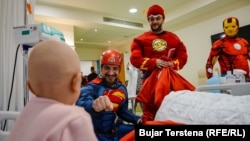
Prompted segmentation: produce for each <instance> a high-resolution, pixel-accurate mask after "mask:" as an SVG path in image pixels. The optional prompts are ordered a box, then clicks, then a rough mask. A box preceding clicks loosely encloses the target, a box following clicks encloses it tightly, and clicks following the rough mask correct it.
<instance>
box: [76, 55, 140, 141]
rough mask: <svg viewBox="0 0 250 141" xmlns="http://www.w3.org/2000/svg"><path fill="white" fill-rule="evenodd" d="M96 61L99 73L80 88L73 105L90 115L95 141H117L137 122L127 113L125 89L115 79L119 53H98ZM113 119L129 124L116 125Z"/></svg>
mask: <svg viewBox="0 0 250 141" xmlns="http://www.w3.org/2000/svg"><path fill="white" fill-rule="evenodd" d="M100 61H101V73H100V74H99V75H98V77H96V78H95V79H93V80H92V81H91V82H89V83H88V84H87V85H85V86H83V87H82V88H81V94H80V96H79V99H78V100H77V102H76V105H78V106H81V107H83V108H84V109H85V110H86V111H87V112H88V113H89V114H90V115H91V118H92V122H93V125H94V130H95V133H96V136H97V138H98V140H99V141H119V139H120V138H122V137H123V136H124V135H125V134H127V133H128V132H130V131H132V130H133V129H134V126H133V124H139V123H140V121H141V119H140V116H138V115H135V114H133V113H132V112H131V111H129V110H128V93H127V89H126V87H125V86H124V85H123V84H122V83H121V82H120V81H119V80H118V75H119V73H120V70H121V65H122V54H121V53H120V52H118V51H116V50H107V51H104V52H103V53H102V56H101V59H100ZM117 118H119V119H122V120H124V121H126V122H128V123H131V124H123V123H121V122H119V123H118V124H117V122H116V121H117ZM83 126H84V125H83ZM83 132H84V131H83Z"/></svg>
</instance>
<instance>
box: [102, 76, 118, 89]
mask: <svg viewBox="0 0 250 141" xmlns="http://www.w3.org/2000/svg"><path fill="white" fill-rule="evenodd" d="M108 76H109V75H106V76H105V77H104V78H103V82H104V84H105V85H107V86H111V87H113V86H114V85H115V84H116V81H117V80H118V78H117V76H116V75H112V76H113V77H116V78H115V80H114V81H113V82H108V81H107V80H106V79H108V78H107V77H108Z"/></svg>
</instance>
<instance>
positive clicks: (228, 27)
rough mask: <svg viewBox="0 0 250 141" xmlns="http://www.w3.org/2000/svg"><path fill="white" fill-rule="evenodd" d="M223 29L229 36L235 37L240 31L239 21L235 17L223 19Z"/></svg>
mask: <svg viewBox="0 0 250 141" xmlns="http://www.w3.org/2000/svg"><path fill="white" fill-rule="evenodd" d="M223 29H224V32H225V34H226V35H227V36H228V37H235V36H237V33H238V31H239V21H238V19H237V18H235V17H229V18H226V19H225V20H224V21H223Z"/></svg>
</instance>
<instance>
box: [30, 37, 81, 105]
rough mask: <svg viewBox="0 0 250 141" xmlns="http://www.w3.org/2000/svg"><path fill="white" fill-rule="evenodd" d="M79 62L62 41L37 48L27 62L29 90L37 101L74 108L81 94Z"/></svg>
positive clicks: (42, 44)
mask: <svg viewBox="0 0 250 141" xmlns="http://www.w3.org/2000/svg"><path fill="white" fill-rule="evenodd" d="M80 85H81V70H80V59H79V57H78V55H77V54H76V52H75V51H74V50H73V49H71V47H69V46H68V45H67V44H65V43H64V42H61V41H55V40H49V41H42V42H39V43H38V44H36V45H35V46H34V47H33V48H32V50H31V53H30V55H29V59H28V86H29V89H30V90H31V92H32V93H33V94H35V95H36V96H38V97H44V98H51V99H54V100H57V101H60V102H62V103H65V104H74V102H75V101H76V100H77V98H78V96H79V94H80Z"/></svg>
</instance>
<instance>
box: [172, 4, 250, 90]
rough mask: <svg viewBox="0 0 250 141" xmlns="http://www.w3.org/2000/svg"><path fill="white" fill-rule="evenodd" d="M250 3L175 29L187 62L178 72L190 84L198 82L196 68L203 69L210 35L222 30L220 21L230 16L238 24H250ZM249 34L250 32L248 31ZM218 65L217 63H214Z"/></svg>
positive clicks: (208, 48)
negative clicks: (236, 20)
mask: <svg viewBox="0 0 250 141" xmlns="http://www.w3.org/2000/svg"><path fill="white" fill-rule="evenodd" d="M249 12H250V5H247V6H245V7H242V8H239V9H236V10H232V11H231V12H228V13H224V14H221V15H218V16H216V17H214V18H211V19H208V20H206V21H203V22H200V23H197V24H194V25H192V26H189V27H186V28H184V29H181V30H178V31H175V33H176V34H177V35H178V36H179V37H180V38H181V39H182V40H183V42H184V43H185V44H186V46H187V50H188V55H189V58H188V62H187V64H186V66H185V67H184V69H183V70H181V71H180V73H181V74H182V75H183V76H184V77H185V78H186V79H187V80H189V81H190V82H191V83H192V84H194V85H197V84H198V75H197V73H198V70H199V69H204V68H205V65H206V60H207V57H208V55H209V52H210V48H211V40H210V36H211V35H213V34H216V33H219V32H223V28H222V21H223V20H224V19H225V18H227V17H230V16H235V17H237V18H238V19H239V23H240V26H244V25H247V24H250V18H249ZM249 36H250V33H249ZM216 65H218V63H217V64H216Z"/></svg>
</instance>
